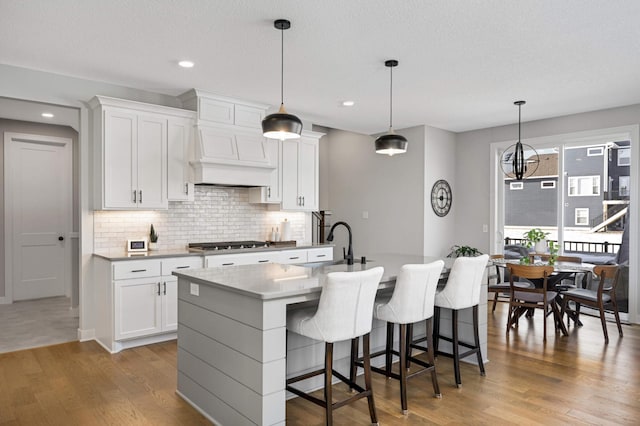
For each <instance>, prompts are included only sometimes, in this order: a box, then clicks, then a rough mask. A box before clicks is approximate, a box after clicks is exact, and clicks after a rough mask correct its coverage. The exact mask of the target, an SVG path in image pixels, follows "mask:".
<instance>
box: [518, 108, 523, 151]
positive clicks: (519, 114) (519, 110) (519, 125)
mask: <svg viewBox="0 0 640 426" xmlns="http://www.w3.org/2000/svg"><path fill="white" fill-rule="evenodd" d="M521 112H522V105H518V142H520V140H521V138H520V127H521V124H520V120H521Z"/></svg>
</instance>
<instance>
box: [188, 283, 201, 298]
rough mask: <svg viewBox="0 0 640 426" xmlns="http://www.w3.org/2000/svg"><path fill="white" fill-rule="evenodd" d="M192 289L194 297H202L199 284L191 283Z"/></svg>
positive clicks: (190, 290) (190, 289)
mask: <svg viewBox="0 0 640 426" xmlns="http://www.w3.org/2000/svg"><path fill="white" fill-rule="evenodd" d="M190 284H191V287H190V288H189V292H190V293H191V295H192V296H200V286H199V285H198V284H194V283H190Z"/></svg>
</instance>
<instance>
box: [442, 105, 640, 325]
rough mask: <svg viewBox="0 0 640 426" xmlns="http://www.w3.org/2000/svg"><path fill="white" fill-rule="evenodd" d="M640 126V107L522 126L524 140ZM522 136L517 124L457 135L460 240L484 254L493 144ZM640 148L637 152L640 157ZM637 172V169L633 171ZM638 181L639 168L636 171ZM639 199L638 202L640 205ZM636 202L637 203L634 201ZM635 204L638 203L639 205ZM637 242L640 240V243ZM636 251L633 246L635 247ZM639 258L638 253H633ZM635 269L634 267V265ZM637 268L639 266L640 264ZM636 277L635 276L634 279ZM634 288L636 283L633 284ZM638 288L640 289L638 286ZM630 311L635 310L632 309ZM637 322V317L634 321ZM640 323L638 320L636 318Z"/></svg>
mask: <svg viewBox="0 0 640 426" xmlns="http://www.w3.org/2000/svg"><path fill="white" fill-rule="evenodd" d="M639 123H640V105H631V106H627V107H620V108H611V109H607V110H601V111H593V112H587V113H582V114H574V115H568V116H564V117H556V118H550V119H546V120H538V121H532V122H525V123H523V124H522V138H523V140H525V139H530V138H538V137H545V136H553V135H561V134H566V133H573V132H583V131H588V130H599V129H606V128H612V127H619V126H628V125H638V124H639ZM517 134H518V127H517V123H516V124H513V125H509V126H501V127H494V128H489V129H482V130H474V131H469V132H464V133H459V134H458V135H457V136H456V182H457V183H458V191H457V193H458V197H457V200H458V201H459V202H458V203H457V210H456V211H457V214H456V229H455V235H456V239H457V240H459V241H463V240H464V241H466V242H467V243H468V244H469V245H472V246H475V247H478V248H479V249H480V250H481V251H484V252H488V251H489V244H490V243H489V241H490V238H489V234H488V233H483V232H482V225H483V224H489V223H490V217H489V214H490V206H489V190H490V176H491V172H490V155H491V154H490V144H491V143H493V142H503V141H514V142H515V139H516V137H517ZM637 148H638V147H637V146H636V147H633V148H632V151H633V149H635V151H636V153H635V154H633V155H636V156H637V155H638V154H637ZM632 169H633V168H632ZM632 173H633V174H634V175H635V178H636V181H637V179H638V173H639V170H638V167H636V168H635V169H633V170H632ZM637 201H638V200H635V203H637ZM632 203H634V200H632ZM635 203H634V204H635ZM631 226H632V228H631V232H634V233H636V235H635V236H636V238H638V237H639V236H640V229H639V228H638V226H637V223H631ZM636 241H637V240H636ZM632 248H633V244H632ZM631 256H632V258H636V259H637V258H638V257H637V256H638V253H637V252H636V253H633V252H632V253H631ZM631 267H632V268H633V265H631ZM636 268H637V265H636ZM634 276H635V277H637V276H638V275H637V272H636V275H633V274H632V275H631V278H632V279H633V278H634ZM631 285H633V284H631ZM634 287H637V286H634ZM632 300H636V306H640V294H639V292H636V291H635V289H633V290H632V289H630V302H631V301H632ZM630 309H633V308H631V307H630ZM631 319H632V320H634V319H633V318H631ZM635 321H637V318H636V319H635Z"/></svg>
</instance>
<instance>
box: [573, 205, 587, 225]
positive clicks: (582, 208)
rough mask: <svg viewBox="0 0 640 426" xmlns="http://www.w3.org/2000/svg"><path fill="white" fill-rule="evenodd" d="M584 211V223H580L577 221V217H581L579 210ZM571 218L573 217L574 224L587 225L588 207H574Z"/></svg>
mask: <svg viewBox="0 0 640 426" xmlns="http://www.w3.org/2000/svg"><path fill="white" fill-rule="evenodd" d="M585 211H586V213H587V214H586V216H584V217H585V218H586V223H580V222H579V221H578V219H579V218H581V217H583V216H582V215H580V214H579V213H580V212H585ZM573 218H574V223H575V225H576V226H589V208H588V207H576V208H575V209H574V213H573Z"/></svg>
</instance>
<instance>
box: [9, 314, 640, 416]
mask: <svg viewBox="0 0 640 426" xmlns="http://www.w3.org/2000/svg"><path fill="white" fill-rule="evenodd" d="M536 314H538V313H536ZM582 321H583V322H584V326H583V327H580V328H575V327H573V326H572V327H570V328H569V336H566V337H564V336H561V335H559V334H558V335H556V334H555V333H554V332H553V331H552V330H550V331H549V334H548V336H547V339H548V340H547V343H546V345H545V344H543V343H542V334H541V332H542V318H541V315H536V316H535V317H534V318H533V319H531V320H529V319H525V318H522V319H521V320H520V326H519V329H517V330H512V332H511V333H510V336H509V337H508V338H507V336H506V333H505V327H506V325H505V324H506V304H499V305H498V308H497V310H496V312H495V313H494V314H492V313H490V312H489V313H488V327H489V336H488V347H489V354H488V358H489V360H490V362H488V363H487V364H486V370H487V375H486V377H482V376H480V374H479V372H478V369H477V367H476V366H474V365H472V364H467V363H462V366H461V369H462V383H463V385H462V388H460V389H458V388H456V387H455V380H454V378H453V365H452V360H451V359H449V358H445V357H441V358H439V359H438V360H437V368H438V380H439V382H440V388H441V391H442V395H443V397H442V399H436V398H433V389H432V387H431V382H430V380H429V377H428V376H427V375H422V376H419V377H416V378H413V379H410V380H409V387H408V392H407V395H408V403H409V414H408V415H406V416H403V415H402V413H401V410H400V397H399V385H398V382H397V381H395V380H386V379H385V378H384V377H382V376H380V375H378V374H374V375H373V379H374V380H373V389H374V395H375V402H376V408H377V412H378V418H379V421H380V424H383V425H423V424H425V425H426V424H434V425H448V424H491V425H502V424H515V423H518V424H544V425H548V424H604V425H607V424H618V425H620V424H622V425H626V424H628V425H632V424H637V419H638V418H640V386H638V383H640V367H639V366H638V363H637V359H638V355H637V354H638V353H640V327H638V326H628V325H625V326H623V328H624V333H625V336H624V337H623V338H619V337H618V334H617V330H616V329H615V324H609V326H610V330H609V336H610V339H611V340H610V343H609V345H605V344H604V339H603V337H602V330H601V328H600V321H599V319H598V318H592V317H587V316H583V317H582ZM176 354H177V345H176V342H165V343H159V344H155V345H149V346H143V347H138V348H134V349H128V350H125V351H122V352H121V353H118V354H115V355H110V354H108V353H107V352H106V351H104V349H102V348H101V347H100V346H99V345H98V344H96V343H95V342H85V343H79V342H71V343H64V344H61V345H55V346H49V347H45V348H38V349H30V350H24V351H18V352H10V353H5V354H0V425H3V426H4V425H113V424H118V425H199V424H209V422H208V421H207V420H206V419H205V418H204V417H203V416H201V415H200V414H199V413H198V412H196V411H195V410H194V409H193V408H192V407H191V406H189V405H188V404H187V403H186V402H184V401H183V400H182V399H181V398H180V397H179V396H177V395H176V393H175V389H176V380H177V378H176V375H177V373H176ZM359 381H362V378H361V377H360V378H359ZM334 389H335V395H336V398H340V397H343V396H347V395H348V394H347V389H346V387H344V386H342V385H336V386H335V388H334ZM334 416H335V417H334V421H335V424H336V425H347V424H348V425H366V424H369V415H368V409H367V403H366V401H364V400H360V401H357V402H356V403H354V404H351V405H349V406H346V407H343V408H340V409H338V410H336V411H335V413H334ZM287 419H288V420H287V424H288V425H305V426H307V425H322V424H324V412H323V410H322V409H321V408H320V407H317V406H315V405H313V404H310V403H309V402H308V401H304V400H301V399H300V398H296V399H293V400H290V401H288V402H287Z"/></svg>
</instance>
